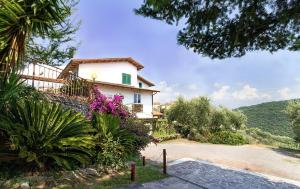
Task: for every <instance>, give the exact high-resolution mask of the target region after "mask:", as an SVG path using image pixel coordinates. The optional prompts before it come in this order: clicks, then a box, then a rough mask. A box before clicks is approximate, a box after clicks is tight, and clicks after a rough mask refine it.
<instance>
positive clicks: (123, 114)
mask: <svg viewBox="0 0 300 189" xmlns="http://www.w3.org/2000/svg"><path fill="white" fill-rule="evenodd" d="M93 96H94V99H93V100H92V102H91V103H90V106H89V107H90V111H89V113H88V114H87V117H88V118H90V119H91V117H92V116H91V115H92V112H99V113H104V114H112V115H114V116H118V117H120V118H121V119H127V118H128V117H129V116H130V113H129V112H128V110H127V108H126V106H125V105H123V103H122V100H123V97H122V96H120V95H114V96H113V98H108V97H106V96H105V95H104V94H102V93H101V91H100V89H99V87H98V86H96V87H94V88H93Z"/></svg>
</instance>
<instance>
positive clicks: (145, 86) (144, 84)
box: [137, 79, 149, 89]
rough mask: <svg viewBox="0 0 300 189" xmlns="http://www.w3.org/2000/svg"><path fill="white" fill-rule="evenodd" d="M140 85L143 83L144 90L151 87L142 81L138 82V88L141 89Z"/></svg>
mask: <svg viewBox="0 0 300 189" xmlns="http://www.w3.org/2000/svg"><path fill="white" fill-rule="evenodd" d="M139 83H142V85H143V86H142V88H145V89H147V88H149V85H148V84H146V83H144V82H143V81H141V80H139V79H138V80H137V87H139Z"/></svg>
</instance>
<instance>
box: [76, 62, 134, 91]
mask: <svg viewBox="0 0 300 189" xmlns="http://www.w3.org/2000/svg"><path fill="white" fill-rule="evenodd" d="M93 73H96V75H97V78H96V81H104V82H110V83H117V84H122V73H127V74H130V75H131V85H132V86H138V83H137V68H136V67H135V66H134V65H132V64H131V63H128V62H116V63H113V62H112V63H90V64H79V73H78V75H79V76H80V77H82V78H85V79H90V80H91V79H92V77H91V76H92V74H93Z"/></svg>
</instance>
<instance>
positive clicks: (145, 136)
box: [122, 119, 151, 154]
mask: <svg viewBox="0 0 300 189" xmlns="http://www.w3.org/2000/svg"><path fill="white" fill-rule="evenodd" d="M122 128H124V129H125V130H127V131H128V132H129V133H131V134H132V135H134V136H135V137H134V145H133V146H134V151H133V154H137V153H139V151H141V150H143V149H145V147H146V146H147V145H148V144H149V143H150V142H151V137H150V136H149V132H150V127H149V126H147V125H146V124H144V123H143V122H141V121H138V120H134V119H128V120H127V121H126V122H125V124H124V125H122Z"/></svg>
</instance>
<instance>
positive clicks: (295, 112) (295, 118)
mask: <svg viewBox="0 0 300 189" xmlns="http://www.w3.org/2000/svg"><path fill="white" fill-rule="evenodd" d="M286 112H287V113H288V115H289V118H290V119H291V120H292V127H293V131H294V133H295V135H296V140H297V141H299V142H300V101H291V102H290V103H289V105H288V107H287V109H286Z"/></svg>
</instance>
